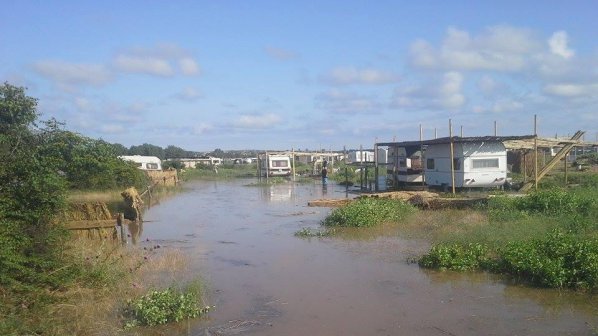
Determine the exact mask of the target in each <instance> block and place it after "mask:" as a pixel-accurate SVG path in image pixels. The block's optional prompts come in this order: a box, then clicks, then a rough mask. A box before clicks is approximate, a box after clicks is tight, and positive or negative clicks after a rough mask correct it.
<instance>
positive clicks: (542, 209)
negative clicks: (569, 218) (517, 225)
mask: <svg viewBox="0 0 598 336" xmlns="http://www.w3.org/2000/svg"><path fill="white" fill-rule="evenodd" d="M594 205H595V200H594V199H593V198H587V197H581V196H580V195H578V194H576V193H574V192H567V191H565V190H562V189H551V190H541V191H537V192H533V193H531V194H529V195H528V196H526V197H521V198H517V201H516V207H517V209H519V210H521V211H526V212H530V213H542V214H547V215H563V214H567V215H568V214H576V213H577V214H582V215H586V214H588V211H589V210H590V209H591V208H592V207H593V206H594Z"/></svg>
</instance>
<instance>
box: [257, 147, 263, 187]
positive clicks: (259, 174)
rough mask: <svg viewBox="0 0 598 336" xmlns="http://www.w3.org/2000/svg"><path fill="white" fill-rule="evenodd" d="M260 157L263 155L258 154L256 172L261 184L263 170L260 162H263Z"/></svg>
mask: <svg viewBox="0 0 598 336" xmlns="http://www.w3.org/2000/svg"><path fill="white" fill-rule="evenodd" d="M260 156H261V154H260V153H257V170H256V172H257V180H258V181H259V182H261V181H262V168H261V166H260V162H261V160H260Z"/></svg>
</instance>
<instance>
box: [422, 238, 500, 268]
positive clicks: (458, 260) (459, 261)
mask: <svg viewBox="0 0 598 336" xmlns="http://www.w3.org/2000/svg"><path fill="white" fill-rule="evenodd" d="M488 260H489V258H488V248H487V247H486V246H485V245H482V244H474V243H470V244H467V245H462V244H452V245H436V246H433V247H432V249H431V250H430V252H428V253H427V254H425V255H424V256H422V257H421V258H420V259H419V261H418V263H419V265H420V266H422V267H426V268H439V269H449V270H455V271H467V270H473V269H478V268H482V267H484V266H485V265H486V264H487V263H488Z"/></svg>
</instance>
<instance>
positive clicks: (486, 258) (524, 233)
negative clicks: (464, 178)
mask: <svg viewBox="0 0 598 336" xmlns="http://www.w3.org/2000/svg"><path fill="white" fill-rule="evenodd" d="M595 176H596V175H595V174H594V175H591V174H585V175H580V176H576V175H574V176H570V177H571V178H574V179H578V181H580V183H578V185H580V187H577V188H570V189H563V188H558V187H549V188H546V189H544V190H540V191H538V192H534V193H530V194H529V195H528V196H525V197H507V196H504V195H502V196H497V197H493V198H491V199H490V200H489V202H488V204H487V205H484V206H478V207H477V208H472V209H467V210H458V209H443V210H437V211H421V210H416V209H414V208H411V209H410V210H409V209H408V208H409V207H410V206H408V205H405V204H403V203H394V204H393V203H391V202H388V200H377V199H370V201H369V202H370V203H367V204H365V203H363V204H362V203H360V202H361V201H359V202H354V203H352V204H350V205H349V206H346V207H343V208H340V209H336V210H334V211H333V212H332V213H331V214H330V215H329V216H328V217H327V218H326V219H325V220H324V222H323V224H324V225H325V226H327V227H330V226H331V225H333V226H334V225H340V226H352V227H364V226H370V225H378V224H380V223H384V222H389V221H392V222H395V225H396V228H397V230H398V234H399V235H401V236H403V237H406V238H418V239H421V238H423V239H426V240H428V241H430V242H431V243H432V248H431V250H430V251H429V252H428V253H426V254H424V255H423V256H422V257H421V259H420V265H421V266H422V267H430V268H440V269H451V270H459V271H463V270H475V269H478V270H486V271H490V272H495V273H502V274H507V275H510V276H512V277H513V278H514V279H518V280H519V281H521V282H524V283H529V284H531V285H534V286H541V287H558V288H561V287H570V288H581V289H589V290H595V289H596V288H598V188H597V187H596V185H595V184H594V183H595V182H593V181H596V180H594V179H595V178H596V177H595ZM557 178H558V175H557V177H553V179H557ZM406 207H407V208H406ZM397 212H398V213H400V215H397V214H396V213H397ZM365 218H367V220H366V219H365Z"/></svg>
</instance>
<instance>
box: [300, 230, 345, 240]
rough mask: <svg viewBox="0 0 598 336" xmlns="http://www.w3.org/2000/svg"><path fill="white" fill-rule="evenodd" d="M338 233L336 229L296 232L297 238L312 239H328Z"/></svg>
mask: <svg viewBox="0 0 598 336" xmlns="http://www.w3.org/2000/svg"><path fill="white" fill-rule="evenodd" d="M335 232H336V230H334V229H327V230H312V229H310V228H302V229H301V230H299V231H297V232H295V237H299V238H312V237H328V236H331V235H333V234H334V233H335Z"/></svg>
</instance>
